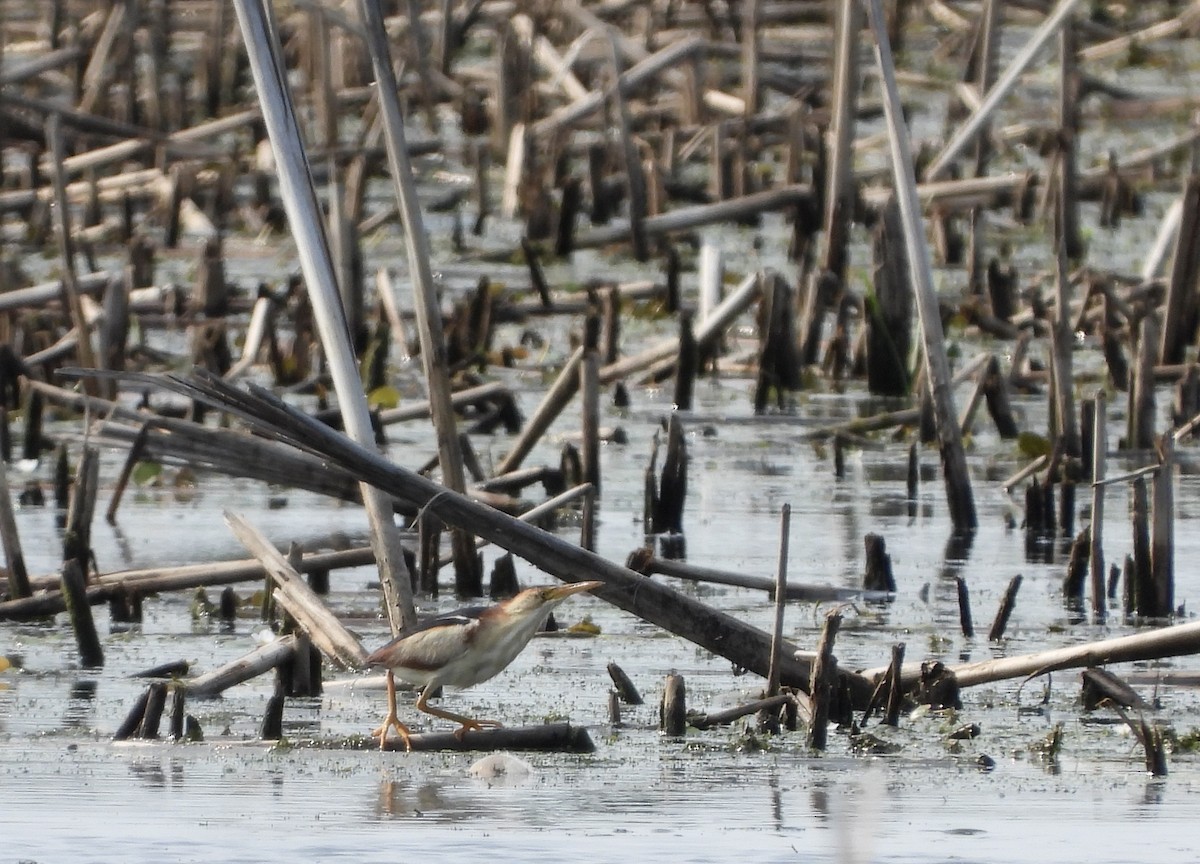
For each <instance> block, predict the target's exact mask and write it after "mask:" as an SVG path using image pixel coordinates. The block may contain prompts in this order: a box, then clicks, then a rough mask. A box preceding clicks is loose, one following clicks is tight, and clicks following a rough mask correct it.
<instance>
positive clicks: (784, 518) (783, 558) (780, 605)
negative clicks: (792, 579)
mask: <svg viewBox="0 0 1200 864" xmlns="http://www.w3.org/2000/svg"><path fill="white" fill-rule="evenodd" d="M791 524H792V505H791V504H784V505H783V509H782V511H781V512H780V514H779V566H778V570H777V571H776V573H775V625H774V627H772V628H771V665H770V667H769V669H768V671H767V688H766V690H765V691H764V692H765V694H766V696H767V697H768V698H769V697H771V696H775V695H777V694H778V693H779V658H780V654H781V651H780V646H781V645H782V644H783V611H784V609H785V608H786V606H787V561H788V535H789V532H790V530H791Z"/></svg>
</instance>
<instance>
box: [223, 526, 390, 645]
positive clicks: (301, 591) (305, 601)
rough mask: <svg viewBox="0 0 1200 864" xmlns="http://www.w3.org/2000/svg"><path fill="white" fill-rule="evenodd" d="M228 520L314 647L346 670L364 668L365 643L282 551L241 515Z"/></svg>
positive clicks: (280, 603) (278, 598) (280, 602)
mask: <svg viewBox="0 0 1200 864" xmlns="http://www.w3.org/2000/svg"><path fill="white" fill-rule="evenodd" d="M225 521H226V523H227V524H228V525H229V527H230V528H231V529H232V530H233V533H234V534H235V535H236V536H237V538H238V540H240V541H241V543H242V545H243V546H245V547H246V548H247V550H249V551H250V552H251V553H252V554H253V555H254V556H255V557H256V558H258V559H259V560H260V561H262V562H263V566H264V567H265V568H266V570H267V572H268V573H269V574H270V575H271V578H272V579H273V580H274V581H275V585H276V591H275V595H276V598H275V599H276V602H277V603H279V605H280V606H282V607H283V608H284V609H285V610H286V611H287V612H288V614H289V615H291V616H292V617H293V618H295V619H296V621H297V623H299V624H300V626H301V627H302V628H303V629H304V631H305V632H306V633H307V634H308V636H309V638H311V639H312V640H313V644H315V645H316V646H317V647H319V648H320V649H321V651H323V652H324V653H325V655H326V656H327V657H329V659H330V660H332V661H333V662H335V663H337V664H338V665H339V666H340V667H342V668H346V669H361V668H363V667H364V666H365V665H366V660H367V651H366V649H364V648H363V646H362V643H360V642H359V641H358V639H357V638H355V637H354V636H353V635H352V634H351V633H350V631H348V630H347V629H346V628H345V627H344V626H343V625H342V623H341V622H340V621H339V620H338V619H337V617H336V616H335V615H334V614H333V613H332V612H330V611H329V609H328V607H326V606H325V604H324V603H322V602H321V599H320V598H319V597H318V596H317V595H316V594H315V593H314V592H313V590H312V589H311V588H309V587H308V583H306V582H305V581H304V579H303V578H302V577H301V576H300V574H299V573H297V572H296V570H295V568H293V567H292V565H291V564H289V563H288V561H287V559H286V558H284V556H283V555H282V554H280V552H279V550H278V549H276V548H275V547H274V546H272V545H271V544H270V543H269V542H267V539H266V538H265V537H263V535H262V534H261V533H259V531H258V530H257V529H255V528H254V527H253V526H252V525H251V524H250V523H249V522H247V521H245V520H244V519H243V518H241V517H240V516H237V515H235V514H233V513H229V512H227V513H226V514H225Z"/></svg>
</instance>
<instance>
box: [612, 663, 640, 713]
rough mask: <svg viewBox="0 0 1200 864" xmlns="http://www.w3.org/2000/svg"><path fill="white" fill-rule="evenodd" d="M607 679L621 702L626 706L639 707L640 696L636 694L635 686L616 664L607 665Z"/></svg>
mask: <svg viewBox="0 0 1200 864" xmlns="http://www.w3.org/2000/svg"><path fill="white" fill-rule="evenodd" d="M608 677H609V678H611V679H612V682H613V687H615V688H616V689H615V691H614V692H615V693H616V694H617V696H618V697H619V698H620V700H621V701H622V702H624V703H625V704H626V705H641V704H642V703H643V701H644V700H643V699H642V694H641V693H639V692H638V689H637V687H636V686H634V683H633V681H632V680H631V679H630V677H629V676H628V675H626V674H625V670H624V669H622V668H621V667H620V666H618V665H617V664H616V663H609V664H608Z"/></svg>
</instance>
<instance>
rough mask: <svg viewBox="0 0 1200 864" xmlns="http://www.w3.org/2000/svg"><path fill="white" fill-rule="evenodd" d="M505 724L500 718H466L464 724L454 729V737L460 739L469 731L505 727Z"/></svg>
mask: <svg viewBox="0 0 1200 864" xmlns="http://www.w3.org/2000/svg"><path fill="white" fill-rule="evenodd" d="M503 728H504V724H503V723H501V722H500V721H499V720H464V721H463V724H462V725H461V726H459V727H458V728H457V729H455V730H454V737H455V738H457V739H458V740H459V741H462V740H463V736H464V735H466V734H467V733H468V732H482V731H483V730H484V729H503Z"/></svg>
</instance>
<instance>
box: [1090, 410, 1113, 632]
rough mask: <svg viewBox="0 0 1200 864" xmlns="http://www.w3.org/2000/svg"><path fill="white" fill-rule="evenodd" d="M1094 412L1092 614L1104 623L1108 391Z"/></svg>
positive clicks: (1091, 535) (1091, 561)
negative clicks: (1106, 397) (1104, 533)
mask: <svg viewBox="0 0 1200 864" xmlns="http://www.w3.org/2000/svg"><path fill="white" fill-rule="evenodd" d="M1093 405H1094V408H1093V412H1092V521H1091V525H1090V526H1089V528H1088V540H1089V542H1090V546H1091V548H1090V549H1089V559H1090V566H1091V586H1092V617H1093V618H1094V619H1095V620H1096V621H1097V622H1101V621H1103V620H1104V618H1105V615H1106V611H1107V609H1106V603H1105V597H1106V593H1107V592H1106V591H1105V584H1104V548H1103V543H1102V540H1101V538H1102V536H1103V529H1104V474H1105V472H1106V470H1107V459H1108V422H1107V413H1108V403H1107V401H1106V399H1105V395H1104V391H1103V390H1097V391H1096V397H1095V401H1094V403H1093Z"/></svg>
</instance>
